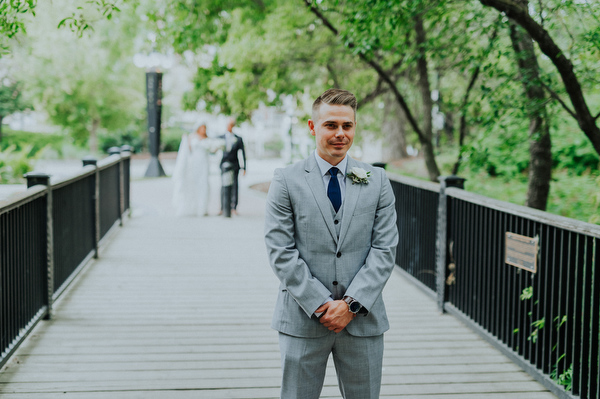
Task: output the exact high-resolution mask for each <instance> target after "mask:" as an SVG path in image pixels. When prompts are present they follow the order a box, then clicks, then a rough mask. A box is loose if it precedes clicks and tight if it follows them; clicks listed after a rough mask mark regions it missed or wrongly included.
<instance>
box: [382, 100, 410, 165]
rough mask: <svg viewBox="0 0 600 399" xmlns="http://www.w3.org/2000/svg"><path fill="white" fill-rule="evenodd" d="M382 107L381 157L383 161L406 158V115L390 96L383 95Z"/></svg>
mask: <svg viewBox="0 0 600 399" xmlns="http://www.w3.org/2000/svg"><path fill="white" fill-rule="evenodd" d="M383 104H384V108H383V124H382V128H383V140H384V143H385V146H384V147H383V151H382V157H383V161H384V162H390V161H393V160H395V159H401V158H408V153H407V152H406V124H407V121H406V115H405V114H404V111H402V108H400V107H399V106H398V103H397V102H396V101H394V99H393V98H390V96H389V95H386V96H385V97H384V103H383Z"/></svg>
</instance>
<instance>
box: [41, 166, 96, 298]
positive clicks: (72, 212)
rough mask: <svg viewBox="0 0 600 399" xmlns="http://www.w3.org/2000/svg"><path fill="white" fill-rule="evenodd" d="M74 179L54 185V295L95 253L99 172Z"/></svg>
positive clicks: (91, 172)
mask: <svg viewBox="0 0 600 399" xmlns="http://www.w3.org/2000/svg"><path fill="white" fill-rule="evenodd" d="M88 169H89V171H88V172H87V173H83V174H81V175H79V176H77V177H75V178H73V179H69V180H67V181H64V182H61V183H60V184H57V185H52V202H53V207H52V219H53V223H54V231H53V233H54V245H53V248H54V292H55V293H60V292H62V290H61V287H62V286H63V285H64V284H65V283H67V282H68V281H69V277H70V276H71V275H73V272H74V271H75V270H76V269H77V268H78V267H79V265H81V264H82V262H84V261H87V260H88V258H90V257H92V256H93V255H94V253H95V252H94V251H95V248H96V247H95V241H96V234H95V221H94V218H95V206H94V201H95V199H94V192H95V189H94V187H95V175H96V172H95V168H90V167H88Z"/></svg>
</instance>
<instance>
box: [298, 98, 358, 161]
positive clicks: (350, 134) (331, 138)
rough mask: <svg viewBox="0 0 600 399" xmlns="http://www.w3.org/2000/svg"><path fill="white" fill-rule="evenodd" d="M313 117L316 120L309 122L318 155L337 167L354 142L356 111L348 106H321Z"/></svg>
mask: <svg viewBox="0 0 600 399" xmlns="http://www.w3.org/2000/svg"><path fill="white" fill-rule="evenodd" d="M313 117H314V118H316V120H314V121H313V120H309V121H308V127H309V129H310V134H312V135H313V136H315V139H316V144H317V154H318V155H319V156H320V157H321V158H323V159H324V160H326V161H327V162H329V163H330V164H331V165H337V164H338V163H340V162H341V161H342V159H344V157H345V156H346V153H347V152H348V150H349V149H350V147H351V146H352V142H353V141H354V132H355V130H356V120H355V118H354V110H353V109H352V107H349V106H347V105H329V104H321V107H320V108H319V110H318V112H317V114H316V115H313Z"/></svg>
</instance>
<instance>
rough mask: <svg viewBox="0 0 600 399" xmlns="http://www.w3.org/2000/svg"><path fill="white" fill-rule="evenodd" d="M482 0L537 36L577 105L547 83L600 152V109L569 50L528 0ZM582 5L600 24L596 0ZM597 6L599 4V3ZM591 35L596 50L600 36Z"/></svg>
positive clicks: (542, 48)
mask: <svg viewBox="0 0 600 399" xmlns="http://www.w3.org/2000/svg"><path fill="white" fill-rule="evenodd" d="M480 2H481V4H483V5H486V6H489V7H493V8H495V9H497V10H498V11H500V12H502V13H504V14H505V15H506V16H508V17H509V18H511V19H512V20H513V21H515V22H516V23H517V24H518V25H520V26H521V27H522V28H523V29H524V30H525V31H527V33H528V34H529V36H530V37H531V38H532V39H533V40H535V42H536V43H537V45H538V47H539V49H540V50H541V51H542V52H543V53H544V54H545V55H546V56H547V57H548V58H549V59H550V60H551V62H552V63H553V64H554V66H555V67H556V70H557V71H558V73H559V74H560V77H561V79H562V83H563V87H564V90H565V92H566V94H567V95H568V97H569V99H570V101H571V105H572V107H573V109H571V108H569V107H568V106H567V104H566V103H565V102H564V101H563V100H562V99H561V98H560V96H559V95H558V94H557V93H556V92H555V91H553V90H551V89H550V88H549V87H547V89H548V90H549V91H550V93H551V94H552V95H553V97H554V98H555V99H556V100H557V101H559V102H560V104H561V105H562V106H563V107H564V109H565V110H566V111H567V112H568V113H569V115H571V116H572V117H573V118H574V119H575V120H576V121H577V124H578V125H579V128H580V129H581V131H583V133H584V134H585V135H586V136H587V137H588V139H589V140H590V142H591V143H592V145H593V146H594V149H595V150H596V152H597V153H598V154H600V128H599V127H598V125H597V120H598V117H600V113H598V114H596V115H592V113H591V111H590V108H589V105H588V102H587V100H586V98H585V96H584V93H583V88H582V85H581V82H580V79H579V77H578V74H577V71H576V70H575V67H574V65H573V62H572V61H571V59H570V58H569V56H568V52H566V51H564V50H562V49H561V48H560V46H559V45H558V44H557V41H556V40H555V39H554V38H553V37H552V35H551V34H550V32H549V31H548V30H547V29H545V27H544V25H543V24H542V23H540V22H538V21H536V20H535V19H534V17H532V16H531V15H530V14H529V7H528V6H527V4H524V3H523V2H521V1H513V0H480ZM568 3H569V5H570V6H571V7H575V6H576V5H575V4H574V3H575V2H568ZM580 6H581V7H586V8H590V9H584V10H583V11H584V12H585V13H588V12H591V15H592V17H593V18H595V20H596V26H597V23H598V18H597V17H596V16H595V12H597V11H598V10H595V9H591V7H592V4H591V3H590V2H582V4H581V5H580ZM596 7H598V6H597V5H596ZM559 9H560V5H559V6H557V7H556V10H559ZM538 11H539V12H540V15H544V12H543V11H544V10H538ZM590 38H591V41H592V42H594V41H595V44H594V45H595V47H596V48H595V51H597V50H598V40H599V39H598V38H597V37H595V36H591V37H590ZM589 40H590V39H588V41H589Z"/></svg>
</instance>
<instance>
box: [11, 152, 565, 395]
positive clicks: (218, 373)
mask: <svg viewBox="0 0 600 399" xmlns="http://www.w3.org/2000/svg"><path fill="white" fill-rule="evenodd" d="M163 166H164V167H165V170H167V173H169V168H170V165H166V164H163ZM275 166H279V165H278V163H277V162H268V161H260V162H259V161H255V162H252V163H250V172H249V174H248V176H246V177H245V178H242V180H241V183H242V190H241V201H240V207H239V212H240V216H238V217H233V218H231V219H226V218H222V217H217V216H210V217H207V218H188V219H182V218H176V217H175V216H174V213H173V211H172V209H171V208H170V192H171V181H170V179H167V178H159V179H135V180H134V181H133V184H132V196H131V198H132V208H133V214H132V217H131V218H130V219H127V220H125V225H124V227H123V228H118V229H117V230H116V232H115V233H114V235H113V236H112V237H111V239H110V240H109V241H108V243H107V244H106V245H105V247H104V248H103V249H102V250H101V253H100V259H98V260H97V261H94V262H92V263H91V264H90V265H89V266H88V267H87V268H86V269H85V270H84V272H83V273H82V274H81V275H80V276H79V278H78V279H76V281H75V282H74V284H72V286H71V287H70V289H69V290H68V291H67V292H66V293H65V294H64V295H63V296H62V297H61V299H60V300H59V302H58V303H56V305H55V316H54V318H53V319H52V320H51V321H43V322H41V323H40V324H39V325H38V326H37V327H36V329H35V330H34V332H33V333H32V334H31V335H30V337H29V338H28V340H27V341H26V342H25V343H24V345H23V346H22V347H21V348H20V349H19V350H18V351H17V353H16V354H15V356H14V357H13V358H12V359H11V361H10V362H9V363H8V364H7V366H6V367H5V369H4V370H3V371H2V372H0V397H1V398H5V399H30V398H32V399H33V398H35V399H47V398H59V397H60V398H83V399H87V398H110V399H121V398H123V399H130V398H144V399H146V398H150V399H152V398H161V399H162V398H166V399H171V398H173V399H187V398H207V399H219V398H277V397H278V394H279V380H280V371H279V348H278V344H277V334H276V333H275V332H274V331H272V330H271V329H270V328H269V325H270V318H271V313H272V308H273V305H274V302H275V298H276V293H277V287H278V282H277V280H276V278H275V277H274V275H273V274H272V272H271V270H270V268H269V266H268V263H267V258H266V251H265V247H264V242H263V232H262V229H263V208H264V194H262V193H260V192H257V191H254V190H250V189H249V188H248V186H249V185H251V184H253V183H257V182H261V181H262V182H264V181H266V180H268V179H269V178H270V176H271V175H272V170H273V168H274V167H275ZM132 167H133V169H132V175H133V176H134V178H136V176H137V177H139V175H140V173H143V170H144V166H143V165H140V164H135V165H133V166H132ZM140 171H141V172H140ZM211 180H212V185H213V187H215V189H214V191H213V193H212V198H213V202H212V203H211V207H210V209H209V210H210V212H211V213H212V214H215V213H216V212H217V198H218V191H217V189H216V188H217V187H218V176H217V175H216V174H213V175H212V176H211ZM385 297H386V303H387V307H388V311H389V316H390V323H391V330H390V332H389V333H387V334H386V352H385V359H384V376H383V386H382V397H386V398H402V399H417V398H418V399H424V398H431V399H457V398H461V399H474V398H485V399H517V398H526V399H550V398H554V397H555V396H554V395H552V394H551V393H549V392H548V391H547V390H546V389H545V388H543V387H542V386H541V385H540V384H538V383H537V382H535V381H533V379H532V378H531V377H530V376H529V375H528V374H526V373H525V372H523V371H521V370H520V369H519V368H518V367H516V366H515V365H514V364H513V363H511V362H510V361H509V360H508V359H507V358H506V357H504V356H503V355H501V354H500V353H499V352H497V351H496V350H495V349H493V348H492V347H491V346H490V345H489V344H487V343H486V342H485V341H483V340H482V339H480V338H479V337H478V336H477V335H476V334H474V333H472V332H471V331H470V330H469V329H468V328H466V327H465V326H464V325H462V324H461V323H460V322H459V321H457V320H456V319H455V318H453V317H452V316H449V315H443V316H440V315H439V314H438V313H437V310H436V305H435V303H434V301H432V300H430V299H429V298H428V297H427V296H426V295H424V294H423V293H422V292H421V291H419V290H418V289H417V288H415V287H414V286H412V285H411V284H410V283H409V282H407V281H406V280H405V279H404V278H402V277H401V275H400V274H399V273H394V274H393V275H392V278H391V279H390V282H389V283H388V285H387V287H386V290H385ZM322 397H323V398H339V397H340V394H339V391H338V388H337V383H336V379H335V373H334V370H333V368H331V367H330V369H329V370H328V375H327V379H326V385H325V387H324V389H323V394H322Z"/></svg>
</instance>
